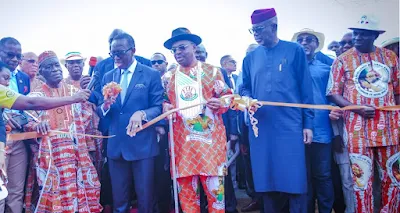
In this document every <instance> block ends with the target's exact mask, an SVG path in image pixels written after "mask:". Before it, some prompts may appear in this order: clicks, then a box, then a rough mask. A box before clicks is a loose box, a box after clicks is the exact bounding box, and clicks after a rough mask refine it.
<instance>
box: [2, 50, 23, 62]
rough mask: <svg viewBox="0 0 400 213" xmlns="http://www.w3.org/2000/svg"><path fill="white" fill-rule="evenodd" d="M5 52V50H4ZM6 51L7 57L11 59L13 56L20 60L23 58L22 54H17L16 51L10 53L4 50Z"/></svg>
mask: <svg viewBox="0 0 400 213" xmlns="http://www.w3.org/2000/svg"><path fill="white" fill-rule="evenodd" d="M3 52H4V51H3ZM4 53H5V54H7V57H8V58H9V59H13V58H15V57H17V59H18V60H21V59H22V54H15V53H10V52H8V53H6V52H4Z"/></svg>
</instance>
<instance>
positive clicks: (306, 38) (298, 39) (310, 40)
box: [297, 36, 316, 44]
mask: <svg viewBox="0 0 400 213" xmlns="http://www.w3.org/2000/svg"><path fill="white" fill-rule="evenodd" d="M304 40H305V41H306V43H307V44H311V42H313V41H316V40H315V38H313V37H311V36H307V37H305V38H297V43H299V44H301V43H302V42H303V41H304Z"/></svg>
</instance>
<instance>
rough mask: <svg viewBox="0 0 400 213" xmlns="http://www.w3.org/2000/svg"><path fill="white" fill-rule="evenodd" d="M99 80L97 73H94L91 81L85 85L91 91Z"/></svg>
mask: <svg viewBox="0 0 400 213" xmlns="http://www.w3.org/2000/svg"><path fill="white" fill-rule="evenodd" d="M98 78H99V72H95V73H94V74H93V76H92V79H90V81H89V84H88V85H87V88H86V89H88V90H92V89H93V88H94V86H95V84H96V83H97V79H98Z"/></svg>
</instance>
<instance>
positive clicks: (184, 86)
mask: <svg viewBox="0 0 400 213" xmlns="http://www.w3.org/2000/svg"><path fill="white" fill-rule="evenodd" d="M197 67H198V68H199V69H196V67H193V68H186V69H185V68H183V67H181V66H178V67H177V68H176V69H175V70H172V76H171V79H170V82H169V84H168V88H167V94H168V99H169V100H168V102H169V103H171V104H172V105H173V106H174V108H176V107H184V106H188V105H192V104H195V103H199V102H202V101H206V100H208V99H210V98H213V97H214V98H219V97H221V96H223V95H228V94H232V91H231V90H230V89H229V87H227V86H226V84H225V83H224V80H223V77H222V74H221V71H220V70H219V69H218V68H216V67H214V66H212V65H209V64H206V63H200V62H199V63H198V64H197ZM193 70H195V72H193ZM196 70H202V71H199V72H196ZM199 76H201V78H199ZM199 79H201V80H199ZM199 88H201V89H199ZM228 107H229V106H224V108H222V109H220V111H218V112H216V113H214V112H212V111H211V110H210V109H208V108H207V107H205V106H200V107H195V108H192V109H188V110H184V111H180V112H179V113H178V114H177V119H176V122H174V125H173V128H174V130H173V131H174V143H175V160H176V168H177V178H181V177H188V176H194V175H203V176H224V175H226V168H225V163H226V143H227V138H226V134H225V126H224V124H223V120H222V117H221V114H222V113H224V112H226V111H227V110H228Z"/></svg>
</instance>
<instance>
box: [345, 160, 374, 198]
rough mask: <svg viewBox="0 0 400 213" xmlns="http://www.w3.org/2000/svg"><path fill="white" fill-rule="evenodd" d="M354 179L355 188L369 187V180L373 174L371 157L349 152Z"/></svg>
mask: <svg viewBox="0 0 400 213" xmlns="http://www.w3.org/2000/svg"><path fill="white" fill-rule="evenodd" d="M349 157H350V164H351V170H352V177H353V180H354V183H355V184H354V190H355V191H364V190H366V189H367V187H368V181H369V179H370V177H371V175H372V160H371V158H369V157H367V156H365V155H361V154H349Z"/></svg>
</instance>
